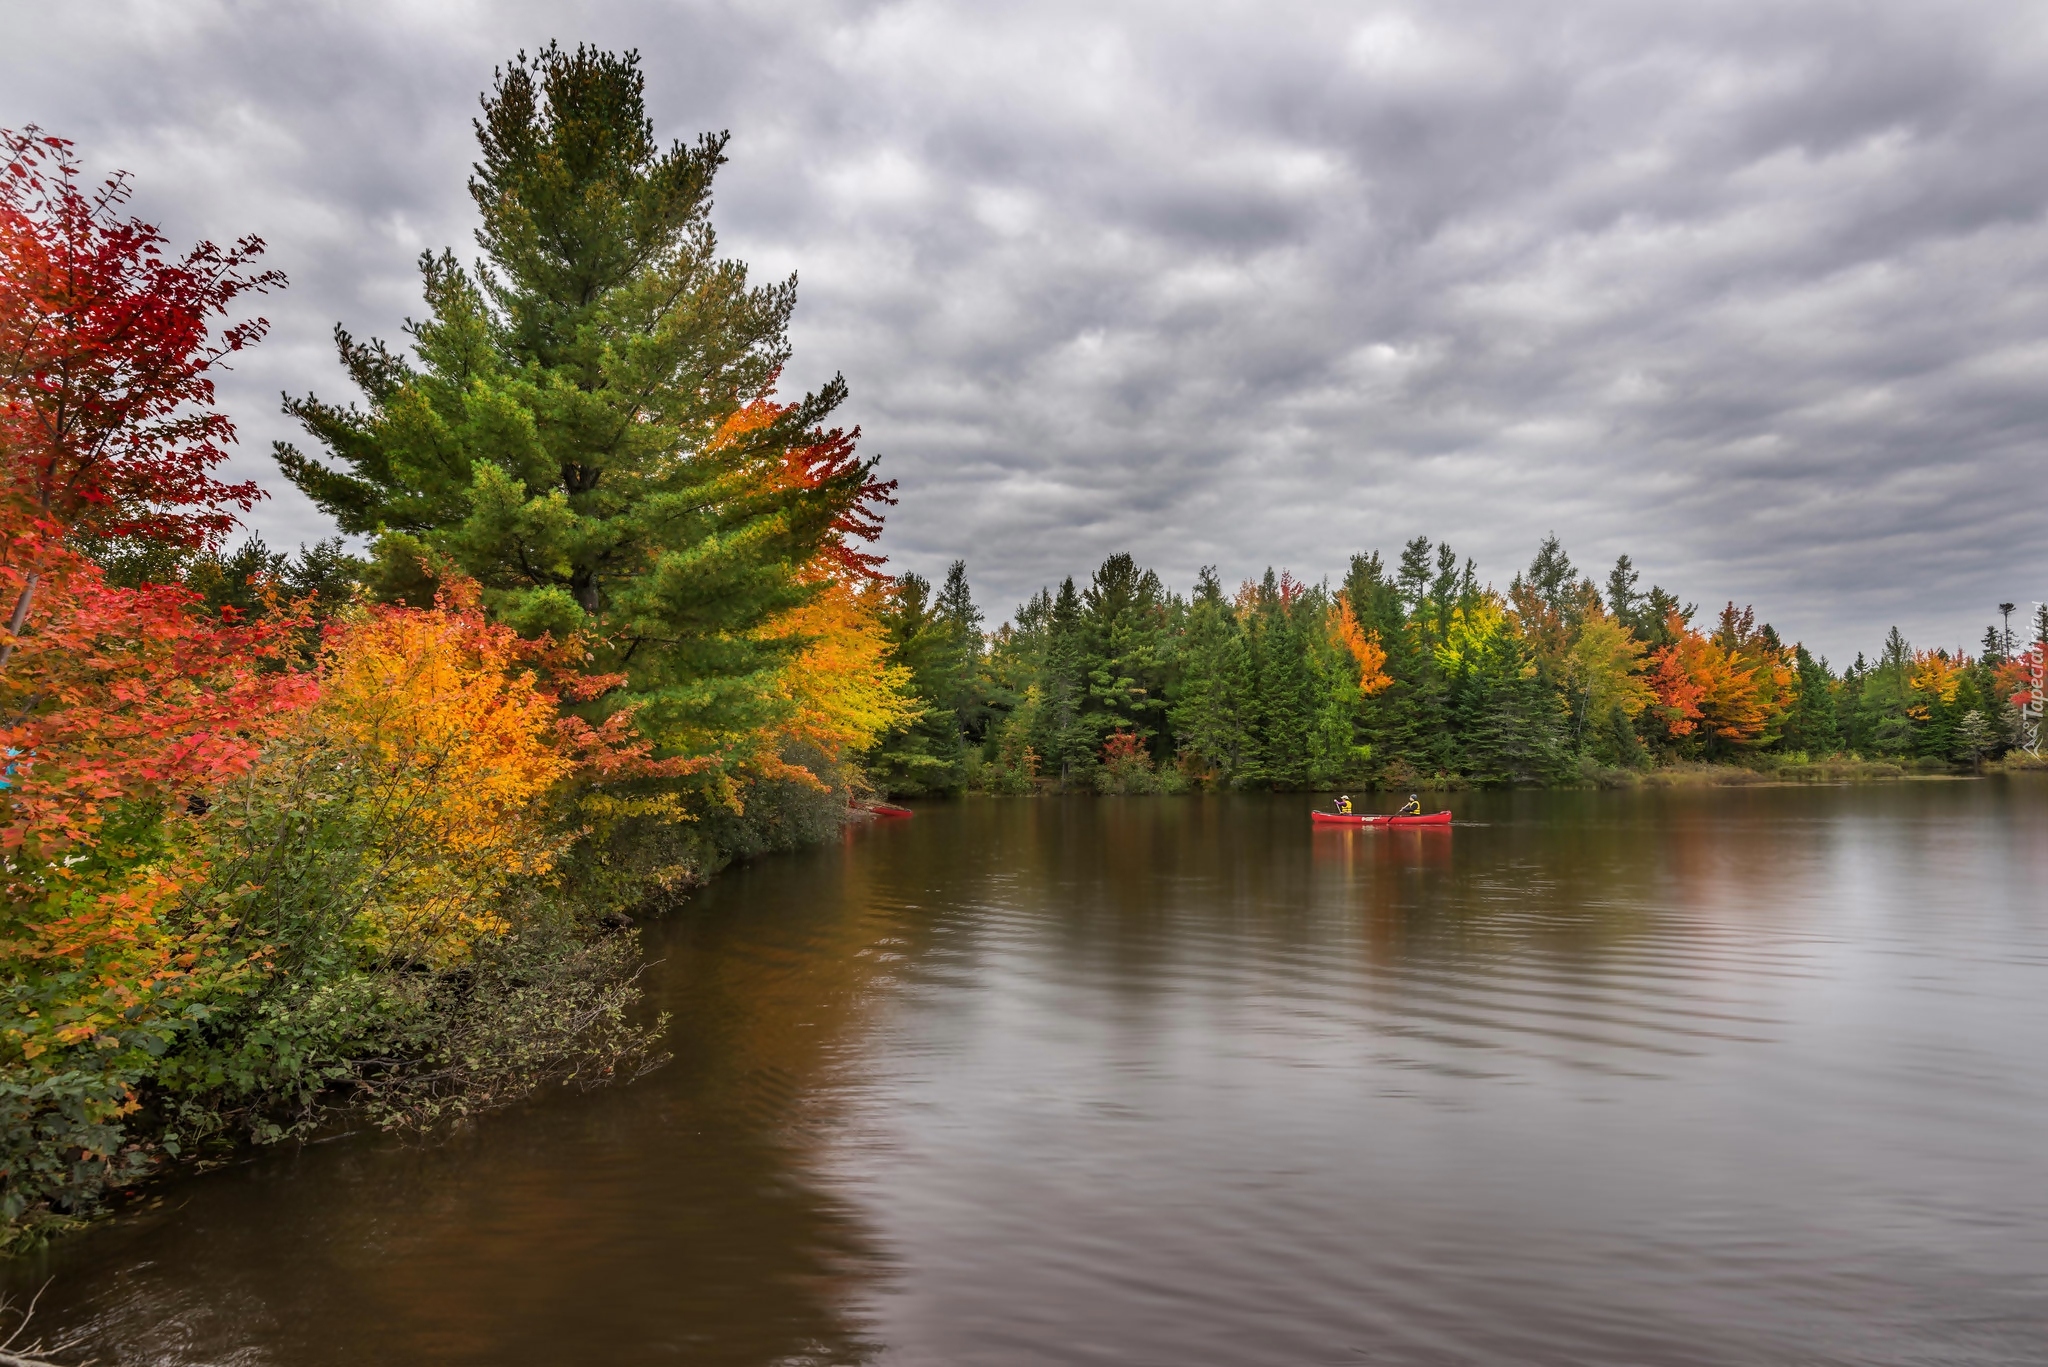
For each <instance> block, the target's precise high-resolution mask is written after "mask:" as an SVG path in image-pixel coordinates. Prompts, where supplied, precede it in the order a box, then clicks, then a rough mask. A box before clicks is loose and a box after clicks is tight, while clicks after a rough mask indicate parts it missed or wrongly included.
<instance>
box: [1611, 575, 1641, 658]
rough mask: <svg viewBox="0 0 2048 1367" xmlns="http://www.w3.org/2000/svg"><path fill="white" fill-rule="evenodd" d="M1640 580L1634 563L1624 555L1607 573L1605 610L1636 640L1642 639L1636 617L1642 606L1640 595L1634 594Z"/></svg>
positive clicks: (1639, 624) (1639, 622)
mask: <svg viewBox="0 0 2048 1367" xmlns="http://www.w3.org/2000/svg"><path fill="white" fill-rule="evenodd" d="M1641 578H1642V576H1641V575H1639V574H1637V573H1636V567H1635V562H1633V561H1632V560H1630V559H1629V558H1628V557H1627V556H1625V555H1624V556H1621V557H1620V558H1618V559H1617V560H1616V561H1615V562H1614V568H1613V569H1611V570H1609V571H1608V572H1607V610H1608V611H1609V612H1611V613H1613V614H1614V616H1615V618H1616V620H1618V621H1619V622H1620V623H1621V624H1622V625H1623V626H1625V627H1627V628H1628V629H1629V630H1630V631H1632V632H1634V633H1635V635H1636V639H1638V640H1641V639H1643V627H1642V622H1641V620H1640V619H1639V618H1638V616H1637V613H1638V611H1639V610H1640V608H1641V606H1642V595H1640V594H1638V593H1637V592H1636V583H1637V582H1638V581H1639V580H1640V579H1641Z"/></svg>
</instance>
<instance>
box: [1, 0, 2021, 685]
mask: <svg viewBox="0 0 2048 1367" xmlns="http://www.w3.org/2000/svg"><path fill="white" fill-rule="evenodd" d="M551 38H559V39H560V40H562V41H563V42H564V43H565V44H573V43H575V42H577V41H579V40H587V41H590V42H594V43H598V44H601V45H604V46H608V47H615V48H623V47H635V48H638V49H639V50H640V52H641V54H642V57H643V59H644V64H645V67H646V71H647V78H648V79H647V84H648V98H649V104H650V110H651V113H652V115H653V117H654V120H655V125H656V130H657V132H658V133H659V134H660V135H662V136H663V137H665V138H667V137H679V138H693V137H694V136H695V135H696V134H697V133H698V132H700V131H703V130H706V129H729V130H731V132H732V143H731V147H730V157H731V164H730V165H729V166H728V167H727V168H726V169H725V170H724V171H723V172H722V173H721V175H720V179H719V182H718V204H717V209H716V212H715V222H716V223H717V225H718V227H719V230H720V233H721V237H722V241H723V243H724V246H725V248H726V249H727V250H728V251H729V252H730V253H731V254H733V255H735V256H738V257H740V258H742V259H744V260H746V261H748V262H749V263H750V264H751V266H752V267H753V268H754V270H755V271H756V272H757V274H758V275H759V276H761V277H763V278H772V277H778V276H781V275H783V274H786V273H788V272H791V271H795V272H797V273H798V276H799V280H800V284H799V304H798V311H797V316H796V323H795V327H794V334H793V338H794V342H795V346H796V359H795V363H794V365H793V367H792V371H791V373H790V375H789V377H788V378H789V380H790V382H791V383H792V384H794V385H797V386H802V387H808V386H810V385H814V384H815V383H817V382H818V381H819V380H821V379H823V378H825V377H828V376H830V375H831V374H832V373H833V372H834V371H843V372H844V373H845V375H846V377H847V380H848V381H849V383H850V384H851V386H852V391H853V398H852V401H851V404H850V406H849V408H848V410H847V416H848V417H849V418H850V419H851V420H852V421H855V422H858V423H859V424H860V425H861V426H862V427H863V428H864V429H865V439H864V442H863V445H864V448H865V449H866V450H868V451H871V452H878V453H880V454H881V455H882V457H883V468H884V470H885V472H886V473H888V474H890V475H893V476H895V477H896V478H898V479H900V480H901V481H902V485H903V489H902V505H901V506H900V507H899V508H898V509H897V510H896V511H895V513H894V514H893V516H892V517H891V520H890V523H889V530H888V532H887V535H886V536H885V537H884V539H883V543H882V548H883V549H884V550H885V551H887V552H888V553H889V554H890V555H891V557H892V558H893V563H894V564H895V565H897V566H899V567H902V568H908V569H916V570H920V571H923V572H925V573H927V574H937V573H942V572H943V570H944V567H945V565H946V563H947V562H948V561H949V560H951V559H953V558H954V557H956V556H957V557H963V558H965V559H966V561H967V562H968V567H969V572H970V576H971V578H972V580H973V582H974V584H975V587H976V591H977V596H978V597H979V598H980V599H981V600H982V602H983V605H984V607H985V608H987V609H989V610H990V615H991V617H992V618H1000V617H1002V616H1004V615H1007V613H1008V612H1009V611H1010V609H1011V607H1012V606H1013V605H1014V604H1015V603H1016V601H1017V600H1018V599H1019V598H1021V597H1023V596H1024V595H1026V594H1028V593H1029V592H1030V591H1031V590H1032V589H1033V588H1035V587H1036V586H1037V585H1039V584H1041V583H1043V582H1046V581H1048V580H1055V579H1057V578H1058V577H1059V576H1061V575H1063V574H1066V573H1069V572H1073V573H1077V574H1078V573H1085V572H1086V571H1087V570H1089V569H1091V568H1092V567H1093V566H1094V565H1095V564H1097V563H1098V562H1099V561H1100V560H1101V559H1102V558H1103V557H1104V556H1106V555H1108V554H1110V553H1112V552H1114V551H1118V550H1130V551H1132V552H1134V553H1135V554H1136V555H1137V556H1138V557H1139V558H1140V560H1141V561H1143V562H1145V563H1148V564H1151V565H1154V566H1156V567H1157V568H1159V569H1160V571H1161V572H1162V573H1163V574H1164V575H1165V576H1166V578H1167V579H1168V581H1169V582H1170V583H1172V584H1174V585H1175V586H1177V587H1182V588H1185V586H1186V585H1187V583H1188V582H1189V581H1190V580H1191V579H1192V577H1193V575H1194V572H1195V570H1196V568H1197V567H1198V566H1200V565H1202V564H1206V563H1213V564H1216V565H1218V566H1219V567H1220V569H1221V571H1222V573H1223V575H1224V577H1225V579H1226V580H1228V581H1233V582H1234V581H1235V580H1237V579H1239V578H1242V577H1245V576H1247V575H1251V574H1255V573H1257V572H1258V571H1260V570H1261V569H1263V568H1264V567H1265V566H1266V565H1268V564H1273V565H1276V566H1285V567H1288V568H1291V569H1292V570H1293V571H1294V572H1295V573H1296V574H1297V575H1298V576H1301V577H1304V578H1311V579H1313V578H1319V577H1321V576H1323V575H1325V574H1329V575H1333V576H1334V575H1340V574H1341V573H1342V572H1343V569H1344V565H1345V562H1346V559H1347V557H1348V556H1349V555H1350V554H1351V553H1352V552H1353V551H1357V550H1362V549H1369V548H1372V547H1379V548H1381V549H1382V550H1383V551H1385V552H1386V553H1387V554H1388V555H1389V557H1390V558H1391V557H1392V556H1393V555H1394V554H1397V553H1398V551H1399V547H1400V544H1401V543H1402V542H1403V541H1405V540H1406V539H1407V538H1409V537H1412V536H1415V535H1418V534H1423V535H1428V536H1430V537H1432V538H1444V539H1448V540H1449V541H1450V543H1451V544H1452V545H1453V546H1454V547H1455V548H1456V549H1457V551H1458V552H1459V553H1460V554H1461V555H1465V554H1469V555H1472V556H1474V557H1476V559H1477V560H1478V562H1479V566H1480V571H1481V574H1482V576H1483V577H1486V578H1491V579H1492V580H1494V581H1495V582H1496V583H1498V584H1501V585H1503V586H1504V585H1505V584H1506V582H1507V580H1508V579H1509V578H1510V577H1511V576H1512V574H1513V573H1514V571H1515V569H1516V568H1517V567H1519V566H1521V565H1524V564H1526V563H1527V561H1528V559H1529V557H1530V554H1531V552H1532V551H1533V550H1534V548H1535V546H1536V543H1537V541H1538V540H1539V539H1540V538H1541V537H1542V536H1543V535H1544V534H1545V533H1546V532H1549V531H1553V530H1554V531H1555V532H1556V533H1557V534H1558V535H1559V536H1560V537H1561V538H1562V539H1563V541H1564V544H1565V546H1566V549H1567V550H1568V551H1569V552H1570V553H1571V555H1572V556H1573V558H1574V560H1575V561H1576V562H1578V563H1579V564H1580V565H1581V566H1582V567H1583V568H1587V569H1590V570H1593V571H1595V573H1596V575H1597V576H1599V577H1603V578H1604V575H1605V572H1606V568H1607V565H1608V564H1609V563H1611V562H1612V560H1613V558H1614V556H1615V555H1616V554H1618V553H1620V552H1623V551H1626V552H1628V553H1629V554H1631V555H1632V556H1633V557H1634V558H1635V560H1636V563H1637V564H1638V566H1640V567H1641V569H1642V570H1643V571H1644V577H1645V582H1646V583H1647V582H1648V581H1649V580H1651V579H1655V580H1656V581H1657V582H1659V583H1662V584H1663V585H1665V586H1666V587H1667V588H1670V589H1672V590H1673V591H1675V592H1677V593H1679V594H1680V595H1681V596H1683V597H1685V598H1688V599H1692V600H1697V601H1699V602H1700V603H1702V604H1703V605H1707V604H1711V605H1713V606H1718V605H1719V604H1720V603H1721V602H1722V601H1723V600H1726V599H1730V598H1733V599H1734V600H1736V601H1737V602H1752V601H1753V602H1754V603H1755V604H1756V605H1757V607H1758V610H1759V615H1760V616H1761V617H1765V618H1768V619H1770V620H1771V621H1773V622H1775V623H1776V624H1777V625H1778V626H1779V628H1780V629H1781V631H1783V632H1784V633H1785V634H1786V635H1787V636H1790V637H1797V638H1802V639H1804V640H1806V641H1808V642H1809V643H1811V644H1813V645H1814V646H1815V647H1816V648H1817V649H1820V650H1822V651H1824V652H1826V653H1828V654H1830V655H1831V656H1833V657H1834V658H1835V659H1836V661H1837V663H1840V662H1841V661H1842V660H1843V659H1844V658H1845V657H1846V656H1847V655H1850V654H1853V653H1854V652H1855V651H1856V650H1857V649H1859V648H1861V649H1870V648H1872V647H1874V645H1875V643H1876V641H1877V639H1878V638H1879V637H1880V636H1881V634H1882V633H1883V631H1884V629H1885V627H1886V626H1888V625H1890V624H1892V623H1894V622H1896V623H1898V624H1899V625H1900V626H1901V627H1902V628H1903V629H1904V630H1905V631H1906V632H1907V634H1908V635H1909V636H1910V637H1911V638H1912V639H1913V640H1915V641H1916V643H1920V644H1926V645H1936V644H1947V645H1951V646H1953V645H1955V644H1957V643H1958V642H1974V640H1975V638H1976V636H1977V634H1978V633H1979V632H1980V631H1981V629H1982V627H1983V625H1984V624H1985V623H1986V622H1987V621H1988V620H1989V619H1990V618H1991V616H1992V609H1993V605H1994V604H1995V603H1997V602H1998V601H1999V600H2000V599H2017V600H2020V601H2021V602H2022V603H2025V602H2026V601H2028V600H2030V599H2032V598H2035V597H2048V538H2044V537H2043V535H2042V532H2043V525H2044V523H2043V519H2044V511H2048V462H2044V460H2043V456H2044V448H2048V220H2044V200H2048V6H2044V5H2042V4H2040V3H2036V2H2033V0H2012V2H2010V3H2003V2H2001V3H1973V2H1972V0H1944V3H1941V4H1933V3H1928V0H1911V2H1910V3H1890V4H1887V3H1853V4H1852V3H1822V2H1817V0H1802V3H1798V4H1790V5H1788V4H1786V3H1784V0H1763V2H1762V3H1746V2H1742V0H1727V2H1723V3H1715V4H1710V5H1694V6H1682V5H1673V4H1665V3H1648V2H1644V3H1574V4H1548V3H1541V2H1540V0H1475V2H1473V3H1455V2H1453V3H1444V0H1436V3H1431V4H1428V5H1421V4H1415V5H1405V6H1404V5H1373V4H1364V3H1345V4H1338V3H1325V4H1293V3H1286V0H1260V3H1257V4H1241V5H1226V4H1208V5H1204V4H1191V3H1187V0H1173V2H1172V3H1157V4H1115V3H1102V0H1091V2H1090V3H1076V4H1066V3H1059V2H1058V0H1017V3H1010V4H1004V5H990V4H985V3H983V4H959V5H942V4H922V3H909V4H832V3H824V2H822V0H819V2H816V3H806V2H804V0H791V2H789V3H755V4H745V5H720V4H711V3H684V2H682V0H669V2H658V0H613V2H612V3H587V4H571V3H548V4H520V3H483V2H482V0H476V2H475V3H454V2H453V0H450V2H448V3H432V2H430V0H346V3H307V2H305V0H299V2H297V3H290V4H277V3H234V2H233V0H176V2H164V3H149V2H147V0H128V2H126V3H119V2H116V0H66V3H63V4H54V3H50V2H49V0H33V2H32V3H31V2H28V0H0V125H4V126H11V127H18V126H20V125H22V124H25V123H29V122H34V123H38V124H41V125H42V126H43V127H44V128H46V129H47V130H49V131H51V132H55V133H61V134H63V135H64V136H67V137H71V138H73V139H76V140H77V141H78V142H79V144H80V147H81V150H82V151H83V153H84V154H85V156H86V158H87V159H88V162H89V164H90V165H91V166H92V167H93V168H94V169H95V170H105V169H112V168H114V167H116V166H119V167H125V168H127V169H129V170H130V171H132V172H133V173H134V174H135V177H136V184H137V189H138V194H137V205H138V206H139V211H140V212H141V213H143V214H144V215H145V216H147V217H150V218H152V219H155V220H157V221H159V222H160V223H161V224H162V226H163V227H164V228H165V230H166V231H167V232H168V233H169V234H170V236H171V237H172V238H173V239H174V240H176V241H178V242H181V243H183V242H189V241H191V240H192V239H195V238H197V237H201V236H211V237H215V238H220V239H226V238H229V237H233V236H236V235H239V234H242V233H257V234H260V235H261V236H262V237H264V238H265V239H266V240H267V241H268V242H269V244H270V256H269V259H270V262H271V264H274V265H276V266H279V267H281V268H283V269H284V270H285V271H286V272H288V273H289V275H290V277H291V280H292V284H291V288H290V289H289V290H288V291H287V292H285V293H284V294H283V295H281V296H278V297H276V298H274V299H271V300H267V301H266V302H265V305H264V312H265V313H266V314H267V315H268V316H269V317H270V318H271V320H272V321H273V323H274V325H275V330H274V332H273V333H272V336H271V338H270V340H269V341H267V342H266V343H264V345H263V346H262V347H261V348H260V349H259V350H258V351H257V352H256V353H255V354H254V355H252V356H251V357H250V358H249V359H248V360H246V361H245V362H244V363H242V365H241V366H240V369H239V372H238V374H237V375H236V376H235V377H234V379H233V381H232V383H231V384H230V385H229V386H228V387H227V388H226V390H225V394H226V398H227V402H228V404H229V406H230V409H231V411H232V412H233V414H234V416H235V418H236V419H237V421H238V422H239V423H240V425H241V429H242V436H243V447H242V456H241V460H240V464H241V466H242V468H244V469H246V470H249V471H253V472H255V473H257V474H259V475H260V476H262V477H264V478H265V479H266V480H267V481H268V482H269V483H270V485H271V487H272V489H273V494H274V496H273V498H272V499H271V500H270V501H269V502H268V503H266V504H265V505H263V506H262V507H261V509H260V510H259V513H258V514H257V516H256V518H255V519H254V522H255V525H256V526H258V527H259V528H260V529H261V531H262V532H263V533H264V534H265V535H266V536H268V537H269V538H270V539H271V540H272V542H273V543H274V544H277V543H282V544H285V545H295V544H297V543H298V542H299V541H301V540H307V539H313V538H317V537H320V536H323V535H326V534H328V532H329V530H330V529H329V528H328V527H327V526H326V525H325V523H324V521H323V519H322V518H321V517H320V515H319V514H318V513H317V512H316V511H315V510H313V509H312V508H311V507H309V506H308V505H307V504H306V503H305V502H304V501H303V500H302V499H300V498H299V497H298V495H297V494H296V493H295V492H294V491H292V490H291V489H290V488H289V486H283V485H282V481H281V480H279V479H278V478H277V476H276V474H275V470H274V467H272V466H271V465H270V463H269V460H268V455H267V453H268V450H269V446H270V442H271V441H272V440H273V439H274V438H277V437H280V436H287V437H288V436H291V435H292V432H291V429H290V426H289V423H288V420H286V419H284V418H282V417H281V416H279V415H278V413H277V395H278V393H279V391H281V390H291V391H294V392H303V391H306V390H313V391H316V392H318V393H320V394H322V395H323V396H334V397H341V396H343V395H345V394H346V391H347V386H346V381H345V380H344V379H343V378H342V376H341V372H340V370H339V367H338V366H337V365H336V363H335V361H334V358H333V355H332V348H331V343H330V342H329V340H328V334H329V330H330V328H331V327H332V326H333V325H334V323H336V322H337V321H339V322H341V323H343V324H345V325H346V326H347V327H348V328H349V329H350V330H351V331H352V332H355V333H357V334H358V335H362V334H375V335H382V336H385V337H392V338H395V337H396V336H397V334H398V332H399V328H400V325H401V323H402V321H403V320H404V318H405V317H406V316H407V315H409V314H416V313H417V312H419V293H418V282H417V277H416V275H415V272H414V266H413V262H414V259H415V257H416V256H417V255H418V253H419V252H420V251H421V250H422V249H425V248H434V249H439V248H441V247H443V246H454V247H455V248H457V250H458V251H460V252H463V253H464V254H473V252H474V247H473V244H472V240H471V232H472V230H473V228H474V214H473V210H472V207H471V205H470V201H469V198H468V195H467V193H466V192H465V189H464V179H465V177H466V175H467V174H468V169H469V163H470V161H471V159H472V151H473V141H472V139H473V135H472V132H471V128H470V119H471V117H472V115H473V114H474V112H475V110H476V100H477V95H478V93H479V92H480V91H481V90H482V89H483V88H484V87H485V86H486V85H487V84H488V82H489V80H490V76H491V69H492V67H493V66H494V65H495V64H497V63H499V62H502V61H504V60H505V59H507V58H509V57H510V56H511V55H512V54H513V53H514V52H516V51H517V50H519V49H520V48H522V47H524V48H526V49H529V50H531V49H534V48H537V47H539V46H540V45H542V44H544V43H545V42H546V41H547V40H549V39H551Z"/></svg>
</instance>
